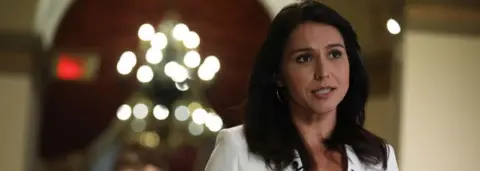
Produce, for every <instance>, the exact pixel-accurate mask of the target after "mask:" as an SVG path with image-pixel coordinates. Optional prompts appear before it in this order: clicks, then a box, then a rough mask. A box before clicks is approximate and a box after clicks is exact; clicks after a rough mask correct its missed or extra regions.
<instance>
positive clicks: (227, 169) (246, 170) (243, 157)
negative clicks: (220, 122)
mask: <svg viewBox="0 0 480 171" xmlns="http://www.w3.org/2000/svg"><path fill="white" fill-rule="evenodd" d="M388 148H389V153H388V161H387V163H388V168H387V169H386V170H383V169H382V167H381V166H376V167H368V166H365V165H364V164H362V163H361V162H360V160H359V159H358V157H357V155H356V154H355V152H354V151H353V149H352V148H351V147H350V146H347V147H346V150H347V156H348V158H349V162H348V169H347V171H398V166H397V161H396V158H395V152H394V150H393V148H392V146H390V145H388ZM293 163H295V164H292V165H291V166H289V167H287V169H285V171H297V170H302V171H303V169H297V168H301V167H302V161H301V160H300V157H297V158H296V159H295V161H294V162H293ZM294 165H297V167H296V168H294ZM205 171H272V170H271V169H270V168H268V167H267V166H266V164H265V162H264V161H263V159H262V158H261V157H260V156H257V155H254V154H251V153H250V152H249V151H248V148H247V142H246V140H245V137H244V134H243V126H241V125H240V126H236V127H233V128H229V129H223V130H221V131H220V132H219V133H218V135H217V139H216V142H215V149H214V150H213V152H212V154H211V156H210V159H209V160H208V163H207V166H206V168H205Z"/></svg>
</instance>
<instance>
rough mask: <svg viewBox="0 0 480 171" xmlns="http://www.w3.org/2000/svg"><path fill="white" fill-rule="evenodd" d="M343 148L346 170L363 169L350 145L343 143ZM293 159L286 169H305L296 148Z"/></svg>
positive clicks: (295, 170)
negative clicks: (346, 162) (346, 160)
mask: <svg viewBox="0 0 480 171" xmlns="http://www.w3.org/2000/svg"><path fill="white" fill-rule="evenodd" d="M345 150H346V154H347V159H348V169H347V171H365V168H364V167H363V164H362V163H361V162H360V160H359V159H358V157H357V155H356V154H355V152H354V151H353V149H352V147H350V146H349V145H345ZM294 156H295V158H294V160H293V162H292V164H291V165H290V167H289V169H287V171H289V170H291V171H305V170H304V169H303V163H302V159H301V158H300V154H299V153H298V151H297V150H295V151H294Z"/></svg>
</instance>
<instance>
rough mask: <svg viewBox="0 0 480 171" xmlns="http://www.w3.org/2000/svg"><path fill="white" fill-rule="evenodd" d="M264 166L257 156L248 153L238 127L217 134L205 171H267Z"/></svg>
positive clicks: (241, 128) (241, 127) (241, 130)
mask: <svg viewBox="0 0 480 171" xmlns="http://www.w3.org/2000/svg"><path fill="white" fill-rule="evenodd" d="M265 166H266V165H265V163H264V162H263V161H262V160H261V159H260V158H259V157H258V156H255V155H252V154H250V153H249V152H248V146H247V143H246V140H245V136H244V134H243V126H242V125H239V126H235V127H232V128H227V129H222V130H220V132H218V135H217V139H216V142H215V149H214V150H213V152H212V154H211V156H210V159H209V161H208V163H207V167H206V170H207V171H217V170H239V171H244V170H245V171H246V170H268V169H266V167H265Z"/></svg>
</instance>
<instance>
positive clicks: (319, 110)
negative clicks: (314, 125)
mask: <svg viewBox="0 0 480 171" xmlns="http://www.w3.org/2000/svg"><path fill="white" fill-rule="evenodd" d="M312 109H313V111H314V113H316V114H322V115H323V114H335V111H336V109H337V106H336V105H317V106H314V107H313V108H312Z"/></svg>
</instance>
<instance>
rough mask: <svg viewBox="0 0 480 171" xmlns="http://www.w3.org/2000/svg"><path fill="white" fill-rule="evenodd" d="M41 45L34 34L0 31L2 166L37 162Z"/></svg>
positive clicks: (24, 166)
mask: <svg viewBox="0 0 480 171" xmlns="http://www.w3.org/2000/svg"><path fill="white" fill-rule="evenodd" d="M40 47H41V44H40V39H39V38H38V37H36V36H34V35H32V34H29V33H27V32H25V33H21V32H7V31H3V32H2V31H0V135H1V140H2V143H1V145H0V151H1V152H2V153H1V154H0V170H12V171H13V170H18V171H24V170H32V169H33V167H34V166H33V165H36V163H35V162H36V161H35V160H36V155H35V151H36V149H35V148H34V147H35V145H36V141H35V140H36V132H37V131H38V129H37V122H38V119H37V116H36V115H37V113H38V108H37V106H38V97H39V94H38V92H39V91H38V89H39V88H41V87H40V86H38V78H39V77H38V75H36V74H38V73H40V72H37V71H38V70H37V69H38V68H37V67H38V66H40V64H39V62H37V61H35V60H36V59H38V57H39V55H40V54H41V53H40V52H41V51H40V50H41V49H40Z"/></svg>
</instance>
